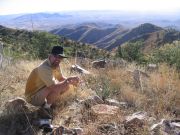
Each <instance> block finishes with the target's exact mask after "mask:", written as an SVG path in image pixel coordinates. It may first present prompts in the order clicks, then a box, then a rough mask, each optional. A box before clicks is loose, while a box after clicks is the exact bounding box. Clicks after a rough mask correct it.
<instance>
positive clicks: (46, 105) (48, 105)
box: [43, 99, 51, 109]
mask: <svg viewBox="0 0 180 135" xmlns="http://www.w3.org/2000/svg"><path fill="white" fill-rule="evenodd" d="M43 107H44V108H46V109H49V108H50V107H51V104H48V103H47V99H45V104H44V106H43Z"/></svg>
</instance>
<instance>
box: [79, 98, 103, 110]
mask: <svg viewBox="0 0 180 135" xmlns="http://www.w3.org/2000/svg"><path fill="white" fill-rule="evenodd" d="M103 103H104V101H103V100H102V99H101V98H100V97H99V96H91V97H89V98H88V99H86V100H83V101H81V104H83V105H85V106H86V107H88V108H90V107H91V106H93V105H97V104H103Z"/></svg>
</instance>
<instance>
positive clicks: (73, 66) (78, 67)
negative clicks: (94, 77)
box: [70, 65, 90, 74]
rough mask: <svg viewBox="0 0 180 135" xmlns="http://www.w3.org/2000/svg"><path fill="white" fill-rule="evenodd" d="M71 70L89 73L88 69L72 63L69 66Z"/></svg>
mask: <svg viewBox="0 0 180 135" xmlns="http://www.w3.org/2000/svg"><path fill="white" fill-rule="evenodd" d="M70 71H71V72H77V73H80V74H90V72H89V71H87V70H85V69H84V68H82V67H80V66H79V65H72V66H71V68H70Z"/></svg>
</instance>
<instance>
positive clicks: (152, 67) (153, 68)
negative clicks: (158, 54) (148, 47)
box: [146, 64, 158, 72]
mask: <svg viewBox="0 0 180 135" xmlns="http://www.w3.org/2000/svg"><path fill="white" fill-rule="evenodd" d="M157 69H158V66H157V65H156V64H148V65H147V67H146V70H147V71H149V72H153V71H156V70H157Z"/></svg>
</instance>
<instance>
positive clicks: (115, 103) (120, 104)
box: [105, 99, 128, 108]
mask: <svg viewBox="0 0 180 135" xmlns="http://www.w3.org/2000/svg"><path fill="white" fill-rule="evenodd" d="M105 103H106V104H108V105H112V106H117V107H120V108H127V107H128V104H127V103H126V102H119V101H117V100H115V99H106V100H105Z"/></svg>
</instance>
